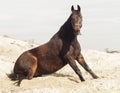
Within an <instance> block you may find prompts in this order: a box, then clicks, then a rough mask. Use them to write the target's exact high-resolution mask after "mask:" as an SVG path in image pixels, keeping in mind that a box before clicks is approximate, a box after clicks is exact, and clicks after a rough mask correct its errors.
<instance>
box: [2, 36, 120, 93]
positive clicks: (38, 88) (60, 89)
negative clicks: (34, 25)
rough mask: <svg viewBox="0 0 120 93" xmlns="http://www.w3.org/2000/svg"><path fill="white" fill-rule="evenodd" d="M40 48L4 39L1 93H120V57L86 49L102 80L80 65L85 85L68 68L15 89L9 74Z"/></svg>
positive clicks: (91, 63)
mask: <svg viewBox="0 0 120 93" xmlns="http://www.w3.org/2000/svg"><path fill="white" fill-rule="evenodd" d="M35 46H36V45H32V44H30V43H27V42H23V41H19V40H14V39H10V38H6V37H2V36H0V93H120V54H119V53H114V54H108V53H104V52H99V51H95V50H83V51H82V53H83V55H84V57H85V60H86V62H87V63H88V64H89V66H90V67H91V68H92V70H93V71H94V72H95V73H96V74H97V75H98V76H99V77H100V78H98V79H93V78H92V77H91V76H90V75H89V74H88V73H87V72H86V71H85V70H84V69H83V68H82V67H81V66H79V64H77V65H78V66H79V68H80V69H81V71H82V73H83V76H84V78H85V80H86V81H85V82H81V81H80V80H79V78H78V76H77V75H76V74H75V73H74V71H73V70H72V69H71V68H70V66H69V65H67V66H65V67H64V68H63V69H61V70H60V71H58V72H56V73H55V74H52V75H48V76H44V77H37V78H33V79H32V80H27V79H24V80H23V81H22V83H21V87H17V86H15V85H14V84H13V83H14V82H13V81H11V80H10V79H9V78H8V77H7V76H6V73H7V74H9V73H11V71H12V69H13V66H14V63H15V60H16V59H17V57H18V56H19V55H20V54H21V53H22V52H23V51H26V50H28V49H30V48H32V47H35Z"/></svg>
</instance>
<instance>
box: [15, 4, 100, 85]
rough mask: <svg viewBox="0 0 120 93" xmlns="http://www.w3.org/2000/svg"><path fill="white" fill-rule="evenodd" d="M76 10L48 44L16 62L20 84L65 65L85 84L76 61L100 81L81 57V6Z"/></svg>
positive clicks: (22, 56) (16, 74)
mask: <svg viewBox="0 0 120 93" xmlns="http://www.w3.org/2000/svg"><path fill="white" fill-rule="evenodd" d="M77 8H78V9H77V10H74V7H73V6H72V7H71V11H72V14H71V15H70V17H69V18H68V20H67V21H66V22H65V23H64V24H63V26H62V27H61V28H60V30H59V31H58V32H57V33H56V34H55V35H54V36H53V37H52V38H51V39H50V41H49V42H47V43H46V44H44V45H41V46H39V47H36V48H34V49H31V50H28V51H26V52H24V53H23V54H22V55H21V56H20V57H19V58H18V59H17V61H16V63H15V66H14V75H15V76H16V78H17V79H18V82H17V84H18V85H20V83H21V81H22V80H23V79H24V78H25V77H27V78H28V79H32V78H33V77H35V76H42V75H45V74H51V73H54V72H56V71H58V70H59V69H61V68H62V67H64V66H65V65H66V64H69V65H70V66H71V67H72V69H73V70H74V71H75V73H76V74H77V75H78V76H79V78H80V80H81V81H85V79H84V78H83V76H82V74H81V71H80V69H79V68H78V67H77V65H76V62H75V60H77V62H78V63H79V64H80V65H81V66H82V67H83V68H84V69H85V70H86V71H88V72H89V73H90V74H91V75H92V77H93V78H98V77H97V76H96V75H95V74H94V73H93V71H92V70H91V69H90V68H89V66H88V65H87V64H86V62H85V60H84V58H83V56H82V54H81V48H80V45H79V42H78V40H77V35H78V34H79V33H80V29H81V27H82V16H81V8H80V6H79V5H78V6H77ZM23 76H24V77H23Z"/></svg>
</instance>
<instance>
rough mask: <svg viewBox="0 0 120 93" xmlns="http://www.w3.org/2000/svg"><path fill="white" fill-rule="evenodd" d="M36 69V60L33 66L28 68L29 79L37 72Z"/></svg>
mask: <svg viewBox="0 0 120 93" xmlns="http://www.w3.org/2000/svg"><path fill="white" fill-rule="evenodd" d="M36 69H37V61H34V63H33V65H32V67H31V68H29V70H28V76H27V77H28V79H29V80H30V79H32V78H33V77H34V75H35V73H36Z"/></svg>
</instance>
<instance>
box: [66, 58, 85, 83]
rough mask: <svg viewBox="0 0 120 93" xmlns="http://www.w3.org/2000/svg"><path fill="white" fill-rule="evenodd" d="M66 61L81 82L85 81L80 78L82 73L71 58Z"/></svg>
mask: <svg viewBox="0 0 120 93" xmlns="http://www.w3.org/2000/svg"><path fill="white" fill-rule="evenodd" d="M67 61H68V63H69V65H70V66H71V67H72V69H73V70H74V71H75V73H76V74H77V75H78V76H79V78H80V80H81V81H85V79H84V78H83V76H82V73H81V71H80V69H79V68H78V67H77V65H76V63H75V61H74V59H73V58H72V57H67Z"/></svg>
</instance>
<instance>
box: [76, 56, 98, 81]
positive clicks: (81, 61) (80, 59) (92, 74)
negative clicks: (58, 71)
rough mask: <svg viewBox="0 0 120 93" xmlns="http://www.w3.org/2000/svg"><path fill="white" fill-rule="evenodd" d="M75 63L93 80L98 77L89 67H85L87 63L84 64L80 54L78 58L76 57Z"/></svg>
mask: <svg viewBox="0 0 120 93" xmlns="http://www.w3.org/2000/svg"><path fill="white" fill-rule="evenodd" d="M77 61H78V63H79V64H80V65H81V66H82V67H83V68H84V69H85V70H86V71H87V72H89V73H90V74H91V76H92V77H93V78H95V79H96V78H98V76H97V75H96V74H95V73H94V72H93V71H92V70H91V69H90V67H89V66H88V65H87V63H86V62H85V60H84V57H83V56H82V54H80V55H79V56H78V57H77Z"/></svg>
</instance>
